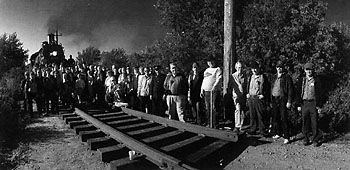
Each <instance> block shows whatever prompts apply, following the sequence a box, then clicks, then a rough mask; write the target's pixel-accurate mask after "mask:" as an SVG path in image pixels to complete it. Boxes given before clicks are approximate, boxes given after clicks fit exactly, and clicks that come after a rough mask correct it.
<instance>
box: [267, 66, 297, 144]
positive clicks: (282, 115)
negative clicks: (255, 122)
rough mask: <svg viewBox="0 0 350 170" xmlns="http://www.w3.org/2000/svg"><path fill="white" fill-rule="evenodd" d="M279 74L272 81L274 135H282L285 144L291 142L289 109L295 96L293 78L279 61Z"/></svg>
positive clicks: (278, 136)
mask: <svg viewBox="0 0 350 170" xmlns="http://www.w3.org/2000/svg"><path fill="white" fill-rule="evenodd" d="M276 70H277V74H276V76H275V77H274V80H273V81H272V87H271V106H272V135H273V137H272V138H274V139H278V138H280V137H281V136H282V137H283V138H284V142H283V143H284V144H287V143H289V142H290V141H289V138H290V134H289V131H290V126H289V121H288V113H287V109H290V107H291V103H292V98H293V80H292V78H291V77H290V76H289V75H288V74H287V73H286V72H285V68H284V64H283V63H282V62H281V61H278V62H277V64H276Z"/></svg>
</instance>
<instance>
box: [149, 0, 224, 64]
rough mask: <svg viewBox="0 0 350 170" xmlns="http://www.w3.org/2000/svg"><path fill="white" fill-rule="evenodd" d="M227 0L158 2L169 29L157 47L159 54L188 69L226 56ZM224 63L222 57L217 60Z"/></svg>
mask: <svg viewBox="0 0 350 170" xmlns="http://www.w3.org/2000/svg"><path fill="white" fill-rule="evenodd" d="M223 5H224V3H223V0H219V1H217V0H205V1H203V0H190V1H188V0H178V1H173V0H158V1H157V4H156V5H155V6H156V8H157V9H158V10H159V13H160V16H161V24H162V25H164V26H165V27H167V28H168V29H169V33H168V35H167V36H166V38H165V39H164V40H163V41H160V42H158V44H156V46H157V48H160V49H158V50H156V51H158V54H159V53H160V54H161V56H164V54H167V55H165V58H168V60H170V61H173V60H178V61H179V62H180V65H182V66H183V67H184V68H189V66H190V64H191V63H192V62H194V61H204V60H205V59H206V58H207V57H211V56H223V55H222V54H223V50H222V48H223V15H224V13H223V11H224V8H223ZM217 60H218V61H222V57H217Z"/></svg>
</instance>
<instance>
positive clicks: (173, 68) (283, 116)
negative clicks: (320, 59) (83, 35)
mask: <svg viewBox="0 0 350 170" xmlns="http://www.w3.org/2000/svg"><path fill="white" fill-rule="evenodd" d="M207 65H208V68H206V69H205V71H204V72H203V73H200V72H199V70H200V69H199V64H197V63H193V64H192V70H191V71H190V73H189V75H187V76H186V75H184V74H183V72H181V71H180V69H179V68H178V65H177V63H175V62H174V63H170V64H169V67H168V68H166V73H163V71H162V67H161V66H159V65H157V66H154V67H141V66H140V67H132V68H131V67H122V68H116V66H115V65H113V66H112V67H111V68H105V67H103V66H95V65H89V66H86V65H84V64H77V63H75V62H74V61H72V60H71V62H70V63H69V64H68V65H67V66H63V65H55V64H51V65H45V66H42V67H33V68H31V69H30V70H28V71H26V72H25V74H24V75H25V78H24V80H23V81H22V83H21V87H22V90H23V92H24V96H25V102H24V103H25V109H26V111H27V112H28V113H29V115H30V116H31V117H33V116H34V115H33V100H34V101H35V103H36V104H37V110H38V114H39V115H45V114H49V113H50V112H51V113H52V114H57V113H58V105H59V104H62V105H64V106H67V107H71V108H73V107H74V106H75V105H76V104H80V103H83V102H84V103H87V104H96V105H97V106H102V107H104V108H109V109H113V107H115V102H119V103H128V107H130V108H132V109H135V110H139V111H142V112H145V113H146V114H153V115H157V116H162V117H168V118H169V119H174V120H179V121H182V122H187V121H189V120H191V121H192V122H194V123H196V124H198V125H201V126H208V127H211V128H218V125H219V119H220V118H219V116H220V115H221V113H222V112H221V109H220V108H221V106H222V105H221V104H222V102H221V101H222V70H221V69H220V67H218V66H217V65H216V63H215V60H214V59H213V58H212V59H209V60H208V61H207ZM284 67H285V65H284V64H283V63H282V62H278V63H276V72H277V73H276V75H275V76H274V79H273V80H272V81H271V82H269V80H268V79H267V77H266V75H265V74H264V73H263V72H262V70H261V69H260V66H259V64H258V63H256V62H253V63H251V65H250V68H251V70H250V71H251V74H250V76H248V75H247V74H246V72H245V71H244V70H245V68H244V65H243V63H242V62H239V61H238V62H237V63H236V64H235V70H236V72H235V73H233V74H232V75H231V76H230V80H229V85H228V88H229V89H228V92H229V94H230V95H231V96H232V99H233V103H232V104H234V106H235V109H234V110H232V111H231V112H232V115H234V116H233V117H234V123H233V124H234V125H233V126H234V131H236V132H242V131H244V130H243V125H244V124H249V126H248V127H249V130H248V131H247V132H248V133H249V134H261V135H264V136H266V135H271V136H272V137H273V138H274V139H277V138H281V137H283V138H284V143H285V144H287V143H290V138H291V134H290V128H291V126H290V122H289V120H288V113H287V110H288V109H290V108H291V106H292V103H296V105H297V106H298V110H299V111H301V112H302V126H303V127H302V131H303V134H304V136H305V138H304V144H305V145H308V144H310V143H313V144H314V146H317V145H318V144H319V143H318V139H319V136H320V135H319V133H318V128H317V127H318V126H317V116H318V112H319V111H320V109H319V108H320V104H321V101H320V100H321V97H320V94H321V89H322V88H321V87H320V85H321V83H320V82H319V79H318V78H317V76H316V75H315V74H314V71H313V70H314V66H313V64H311V63H307V64H305V66H304V71H305V77H303V78H300V81H298V82H295V83H293V80H292V78H291V77H290V75H288V73H287V72H286V70H285V69H284ZM131 70H132V71H131ZM267 107H270V108H271V114H268V113H267ZM248 112H249V114H246V113H248ZM246 116H248V117H249V122H245V121H244V120H245V117H246ZM310 125H311V127H310ZM310 129H311V130H310ZM267 133H269V134H267Z"/></svg>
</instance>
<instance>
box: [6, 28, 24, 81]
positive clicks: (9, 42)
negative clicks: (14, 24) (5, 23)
mask: <svg viewBox="0 0 350 170" xmlns="http://www.w3.org/2000/svg"><path fill="white" fill-rule="evenodd" d="M22 45H23V44H22V43H21V42H20V40H19V39H18V38H17V34H16V33H13V34H3V35H1V36H0V77H2V76H3V74H4V73H5V72H7V71H8V70H10V69H11V68H13V67H23V66H24V61H25V60H26V59H27V58H28V55H27V52H28V50H24V49H23V46H22Z"/></svg>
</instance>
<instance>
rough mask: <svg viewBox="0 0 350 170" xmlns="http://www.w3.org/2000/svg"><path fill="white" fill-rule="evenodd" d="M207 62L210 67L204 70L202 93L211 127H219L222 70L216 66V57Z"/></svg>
mask: <svg viewBox="0 0 350 170" xmlns="http://www.w3.org/2000/svg"><path fill="white" fill-rule="evenodd" d="M207 64H208V66H209V67H208V68H207V69H206V70H205V71H204V78H203V82H202V86H201V93H200V95H201V97H202V98H204V103H205V109H206V117H207V123H208V125H209V126H210V127H211V128H217V125H218V123H219V120H218V119H217V117H218V109H219V102H220V90H221V79H222V71H221V68H220V67H217V66H216V63H215V60H214V58H209V59H208V60H207ZM211 114H212V115H211ZM211 117H212V119H211Z"/></svg>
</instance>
